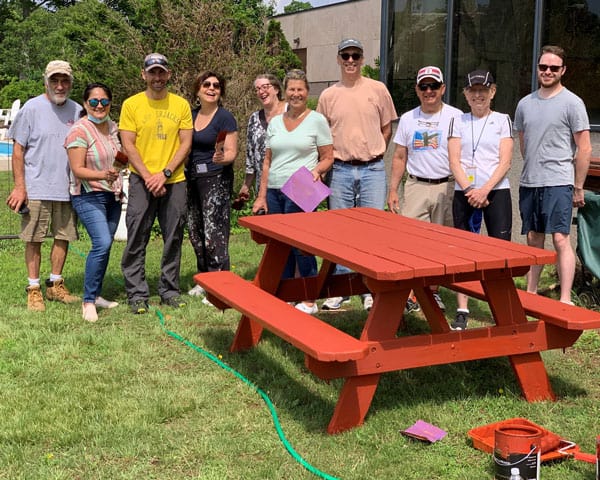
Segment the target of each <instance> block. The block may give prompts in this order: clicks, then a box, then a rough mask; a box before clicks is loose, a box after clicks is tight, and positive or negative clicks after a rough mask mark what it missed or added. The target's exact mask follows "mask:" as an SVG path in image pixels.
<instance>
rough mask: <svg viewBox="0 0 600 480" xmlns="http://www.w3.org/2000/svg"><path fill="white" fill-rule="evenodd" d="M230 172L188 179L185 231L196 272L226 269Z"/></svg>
mask: <svg viewBox="0 0 600 480" xmlns="http://www.w3.org/2000/svg"><path fill="white" fill-rule="evenodd" d="M232 190H233V172H231V171H229V170H224V171H223V172H221V173H219V174H217V175H211V176H207V177H199V178H190V179H188V184H187V192H188V231H189V234H190V242H191V244H192V247H194V252H195V253H196V261H197V266H198V271H199V272H214V271H219V270H229V268H230V260H229V231H230V220H229V219H230V213H231V207H230V203H231V191H232Z"/></svg>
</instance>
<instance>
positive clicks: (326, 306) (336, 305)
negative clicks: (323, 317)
mask: <svg viewBox="0 0 600 480" xmlns="http://www.w3.org/2000/svg"><path fill="white" fill-rule="evenodd" d="M343 303H350V297H330V298H328V299H327V300H325V301H324V302H323V305H321V308H322V309H323V310H339V309H340V308H341V307H342V304H343Z"/></svg>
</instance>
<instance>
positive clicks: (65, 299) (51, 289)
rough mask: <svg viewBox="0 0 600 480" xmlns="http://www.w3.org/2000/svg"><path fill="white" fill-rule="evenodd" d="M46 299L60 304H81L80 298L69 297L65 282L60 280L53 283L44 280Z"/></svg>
mask: <svg viewBox="0 0 600 480" xmlns="http://www.w3.org/2000/svg"><path fill="white" fill-rule="evenodd" d="M46 299H47V300H50V301H51V302H62V303H75V302H81V298H79V297H76V296H75V295H71V293H70V292H69V290H67V287H65V281H64V280H63V279H62V278H61V279H60V280H55V281H54V282H53V281H51V280H50V279H48V280H46Z"/></svg>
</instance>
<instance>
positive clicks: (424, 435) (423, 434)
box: [401, 420, 447, 443]
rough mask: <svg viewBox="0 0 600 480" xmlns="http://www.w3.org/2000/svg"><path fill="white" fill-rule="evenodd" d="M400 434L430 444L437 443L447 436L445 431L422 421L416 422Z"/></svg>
mask: <svg viewBox="0 0 600 480" xmlns="http://www.w3.org/2000/svg"><path fill="white" fill-rule="evenodd" d="M401 433H403V434H404V435H407V436H409V437H412V438H416V439H418V440H423V441H426V442H430V443H433V442H437V441H438V440H441V439H442V438H444V437H445V436H446V435H447V432H446V431H445V430H442V429H441V428H439V427H436V426H435V425H432V424H431V423H427V422H424V421H423V420H417V421H416V422H415V424H414V425H412V426H410V427H408V428H407V429H406V430H401Z"/></svg>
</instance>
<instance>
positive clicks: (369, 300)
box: [363, 293, 373, 312]
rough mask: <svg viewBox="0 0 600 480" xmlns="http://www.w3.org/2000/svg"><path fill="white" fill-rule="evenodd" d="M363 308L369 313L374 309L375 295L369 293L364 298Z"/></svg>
mask: <svg viewBox="0 0 600 480" xmlns="http://www.w3.org/2000/svg"><path fill="white" fill-rule="evenodd" d="M363 308H364V309H365V310H366V311H367V312H368V311H369V310H371V308H373V295H371V294H369V293H368V294H366V295H365V296H364V297H363Z"/></svg>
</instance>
